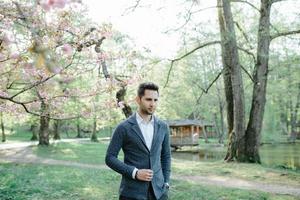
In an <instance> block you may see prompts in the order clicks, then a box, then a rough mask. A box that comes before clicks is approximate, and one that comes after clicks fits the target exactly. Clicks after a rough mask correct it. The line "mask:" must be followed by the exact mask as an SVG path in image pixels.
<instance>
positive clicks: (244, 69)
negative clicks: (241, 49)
mask: <svg viewBox="0 0 300 200" xmlns="http://www.w3.org/2000/svg"><path fill="white" fill-rule="evenodd" d="M240 66H241V68H242V70H243V71H244V72H245V73H246V74H247V75H248V76H249V78H250V79H251V81H252V82H253V83H254V79H253V77H252V76H251V74H250V73H249V72H248V71H247V70H246V68H245V67H244V66H243V65H241V64H240Z"/></svg>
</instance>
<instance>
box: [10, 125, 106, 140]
mask: <svg viewBox="0 0 300 200" xmlns="http://www.w3.org/2000/svg"><path fill="white" fill-rule="evenodd" d="M110 131H112V129H110V128H106V129H101V130H100V131H98V133H97V136H98V137H102V138H104V137H110V136H111V132H110ZM5 133H6V141H7V142H10V141H30V139H31V137H32V132H31V131H30V130H29V127H15V128H14V130H13V131H11V130H8V129H6V130H5ZM83 135H84V136H85V137H89V134H83ZM76 136H77V133H76V132H69V133H68V135H67V134H66V133H64V132H62V133H61V134H60V137H61V138H62V139H67V138H76ZM52 137H53V136H52V135H50V138H52Z"/></svg>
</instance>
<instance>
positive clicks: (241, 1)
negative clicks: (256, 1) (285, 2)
mask: <svg viewBox="0 0 300 200" xmlns="http://www.w3.org/2000/svg"><path fill="white" fill-rule="evenodd" d="M231 2H236V3H246V4H248V5H249V6H251V7H252V8H254V9H255V10H257V11H258V12H260V10H259V9H258V8H257V7H256V6H255V5H253V4H252V3H250V2H248V1H243V0H231Z"/></svg>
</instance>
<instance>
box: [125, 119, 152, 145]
mask: <svg viewBox="0 0 300 200" xmlns="http://www.w3.org/2000/svg"><path fill="white" fill-rule="evenodd" d="M128 122H130V123H131V125H132V126H131V128H132V130H133V131H134V133H135V134H136V135H137V136H138V137H139V138H140V140H141V141H142V143H143V145H144V146H145V148H146V149H147V151H149V149H148V147H147V145H146V142H145V139H144V136H143V134H142V131H141V129H140V127H139V125H138V123H137V121H136V114H133V115H131V116H130V117H129V119H128Z"/></svg>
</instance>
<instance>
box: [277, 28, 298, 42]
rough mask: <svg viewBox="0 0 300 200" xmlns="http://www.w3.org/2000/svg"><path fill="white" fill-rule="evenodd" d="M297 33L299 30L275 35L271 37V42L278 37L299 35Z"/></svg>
mask: <svg viewBox="0 0 300 200" xmlns="http://www.w3.org/2000/svg"><path fill="white" fill-rule="evenodd" d="M299 33H300V29H299V30H293V31H287V32H281V33H277V34H275V35H272V36H271V41H272V40H274V39H275V38H278V37H282V36H287V35H294V34H299Z"/></svg>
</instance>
